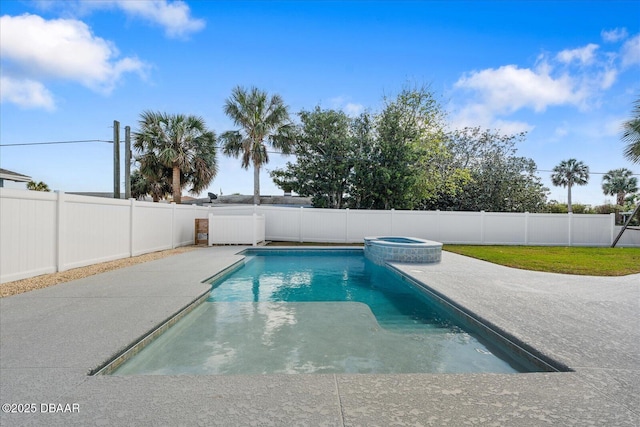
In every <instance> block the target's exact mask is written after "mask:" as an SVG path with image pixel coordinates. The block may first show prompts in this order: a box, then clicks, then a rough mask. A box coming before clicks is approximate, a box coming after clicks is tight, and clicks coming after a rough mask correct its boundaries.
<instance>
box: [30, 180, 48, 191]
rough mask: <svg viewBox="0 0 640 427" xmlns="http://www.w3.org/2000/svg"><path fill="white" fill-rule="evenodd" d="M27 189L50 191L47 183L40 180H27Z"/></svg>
mask: <svg viewBox="0 0 640 427" xmlns="http://www.w3.org/2000/svg"><path fill="white" fill-rule="evenodd" d="M27 190H32V191H45V192H49V191H51V190H49V186H48V185H47V184H45V183H44V182H42V181H40V182H35V181H29V182H27Z"/></svg>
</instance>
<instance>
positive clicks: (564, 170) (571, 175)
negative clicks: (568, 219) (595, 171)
mask: <svg viewBox="0 0 640 427" xmlns="http://www.w3.org/2000/svg"><path fill="white" fill-rule="evenodd" d="M551 182H552V183H553V185H555V186H562V187H567V208H568V212H569V213H572V212H573V210H572V207H571V187H573V186H574V185H586V184H587V182H589V166H587V165H585V164H584V163H583V162H579V161H577V160H576V159H569V160H563V161H561V162H560V164H558V165H557V166H556V167H554V168H553V173H552V174H551Z"/></svg>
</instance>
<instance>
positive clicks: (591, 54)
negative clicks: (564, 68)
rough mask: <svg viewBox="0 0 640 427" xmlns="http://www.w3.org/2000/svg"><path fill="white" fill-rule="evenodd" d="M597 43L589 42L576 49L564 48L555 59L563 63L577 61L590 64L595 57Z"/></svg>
mask: <svg viewBox="0 0 640 427" xmlns="http://www.w3.org/2000/svg"><path fill="white" fill-rule="evenodd" d="M598 47H599V46H598V45H597V44H593V43H589V44H588V45H586V46H585V47H582V48H578V49H565V50H563V51H561V52H559V53H558V55H556V59H557V60H558V61H560V62H564V63H565V64H570V63H571V62H574V61H577V62H579V63H580V64H591V63H593V61H594V58H595V51H596V50H597V49H598Z"/></svg>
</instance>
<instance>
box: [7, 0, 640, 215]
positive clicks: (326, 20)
mask: <svg viewBox="0 0 640 427" xmlns="http://www.w3.org/2000/svg"><path fill="white" fill-rule="evenodd" d="M0 16H1V18H0V19H1V21H0V72H1V74H0V76H1V81H0V98H1V104H0V144H1V145H3V146H2V147H0V166H1V167H2V168H5V169H10V170H13V171H16V172H19V173H23V174H26V175H30V176H32V177H33V178H34V179H35V180H36V181H44V182H46V183H47V184H48V185H49V187H50V188H52V189H55V190H60V191H67V192H70V191H105V192H107V191H112V189H113V160H112V145H111V144H108V143H104V142H92V143H77V144H53V145H31V146H9V144H20V143H33V142H49V141H76V140H111V139H112V135H113V131H112V123H113V120H118V121H119V122H120V123H121V126H122V128H123V129H124V126H127V125H128V126H131V128H132V130H133V131H135V130H136V128H137V120H138V118H139V115H140V113H141V112H142V111H144V110H154V111H164V112H168V113H184V114H195V115H199V116H202V117H203V118H204V119H205V121H206V123H207V125H208V126H209V128H211V129H213V130H214V131H215V132H216V133H218V134H220V133H222V132H224V131H226V130H230V129H233V126H232V124H231V122H230V121H229V120H228V119H227V118H226V116H225V115H224V113H223V111H222V106H223V104H224V101H225V99H226V98H227V97H228V96H229V95H230V93H231V90H232V88H233V87H234V86H236V85H242V86H246V87H249V86H253V85H255V86H257V87H259V88H261V89H263V90H266V91H267V92H269V93H278V94H280V95H281V96H282V97H283V99H284V101H285V102H286V103H287V104H288V105H289V108H290V111H291V112H292V113H297V112H299V111H300V110H301V109H312V108H314V107H315V106H316V105H320V106H321V107H324V108H335V109H342V110H344V111H345V112H347V113H348V114H358V113H359V112H361V111H363V110H370V111H373V112H375V111H379V110H380V108H381V105H382V97H383V96H384V95H388V96H393V95H395V94H397V93H398V92H399V91H400V90H401V89H402V88H403V86H406V85H407V84H409V85H429V86H430V88H431V90H432V91H433V92H434V93H435V94H436V96H437V97H438V98H439V99H440V100H441V103H442V105H443V107H444V108H445V109H446V110H447V111H448V119H449V124H450V126H451V127H452V128H455V127H463V126H480V127H482V128H489V129H494V130H497V129H499V130H500V131H501V132H502V133H505V134H511V133H515V132H520V131H527V138H526V141H524V142H523V143H521V144H520V145H519V146H518V147H517V148H518V155H521V156H525V157H530V158H532V159H533V160H535V162H536V164H537V165H538V169H539V170H540V172H539V174H540V177H541V178H542V179H543V181H544V182H545V184H546V185H547V186H548V187H549V188H550V190H551V193H550V199H555V200H559V201H562V202H566V198H567V196H566V190H565V189H563V188H558V187H553V186H552V185H551V183H550V179H549V175H550V172H548V171H550V170H551V169H552V168H553V167H554V166H555V165H557V164H558V163H559V162H560V161H561V160H565V159H568V158H572V157H573V158H577V159H578V160H581V161H583V162H584V163H586V164H587V165H588V166H589V167H590V169H591V171H592V176H591V179H590V183H589V184H588V185H587V186H585V187H577V188H574V191H573V201H574V203H589V204H593V205H598V204H602V203H604V202H606V201H612V200H613V198H612V197H610V196H605V195H604V194H603V193H602V190H601V180H602V175H600V174H598V173H603V172H607V171H609V170H611V169H615V168H621V167H626V168H629V169H631V170H632V171H633V172H634V173H636V174H638V173H640V166H638V165H633V164H631V163H630V162H628V161H626V160H625V159H624V157H623V156H622V151H623V146H624V144H623V143H622V142H621V141H620V133H621V130H620V126H621V123H622V121H624V120H628V119H629V118H630V115H631V110H632V103H633V101H634V100H635V99H637V98H638V96H640V2H639V1H539V2H536V1H527V2H520V1H511V2H508V1H493V2H485V1H447V2H445V1H409V2H400V1H395V2H384V1H351V2H339V1H315V2H307V1H284V2H277V1H249V2H243V1H234V2H225V1H189V2H180V1H168V0H154V1H151V0H149V1H135V0H124V1H117V0H113V1H108V0H104V1H99V2H98V1H84V0H69V1H64V2H55V1H18V0H8V1H6V0H3V1H2V2H1V3H0ZM121 134H122V136H123V137H124V130H122V131H121ZM287 159H289V160H293V159H291V158H286V157H282V156H279V155H272V157H271V162H270V163H269V164H268V165H267V166H266V168H265V169H266V170H264V171H263V173H262V178H261V187H262V194H281V193H282V191H281V190H280V189H278V188H277V187H276V186H275V185H274V184H273V183H272V182H271V179H270V177H269V175H268V173H267V171H268V170H271V169H274V168H277V167H281V166H282V165H284V163H285V162H286V161H287ZM7 186H9V185H7ZM122 189H123V190H124V185H123V184H122ZM220 190H222V192H223V194H232V193H243V194H252V191H253V174H252V171H251V170H249V171H245V170H244V169H242V168H241V167H240V160H237V159H234V158H228V157H224V156H222V155H221V154H220V156H219V172H218V175H217V177H216V178H215V180H214V181H213V183H212V184H211V186H210V188H209V191H212V192H214V193H219V192H220ZM203 194H205V195H206V192H205V193H203Z"/></svg>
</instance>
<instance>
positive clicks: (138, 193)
mask: <svg viewBox="0 0 640 427" xmlns="http://www.w3.org/2000/svg"><path fill="white" fill-rule="evenodd" d="M148 159H149V157H145V158H144V159H139V161H140V169H136V170H134V171H133V172H132V173H131V197H133V198H134V199H138V200H142V199H143V198H144V197H145V196H147V195H149V196H151V197H152V198H153V201H154V202H159V201H160V199H164V198H165V197H166V196H167V195H168V194H171V173H172V170H171V169H169V168H165V167H158V165H157V163H156V164H155V166H150V164H149V163H148ZM143 171H144V172H143Z"/></svg>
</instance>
